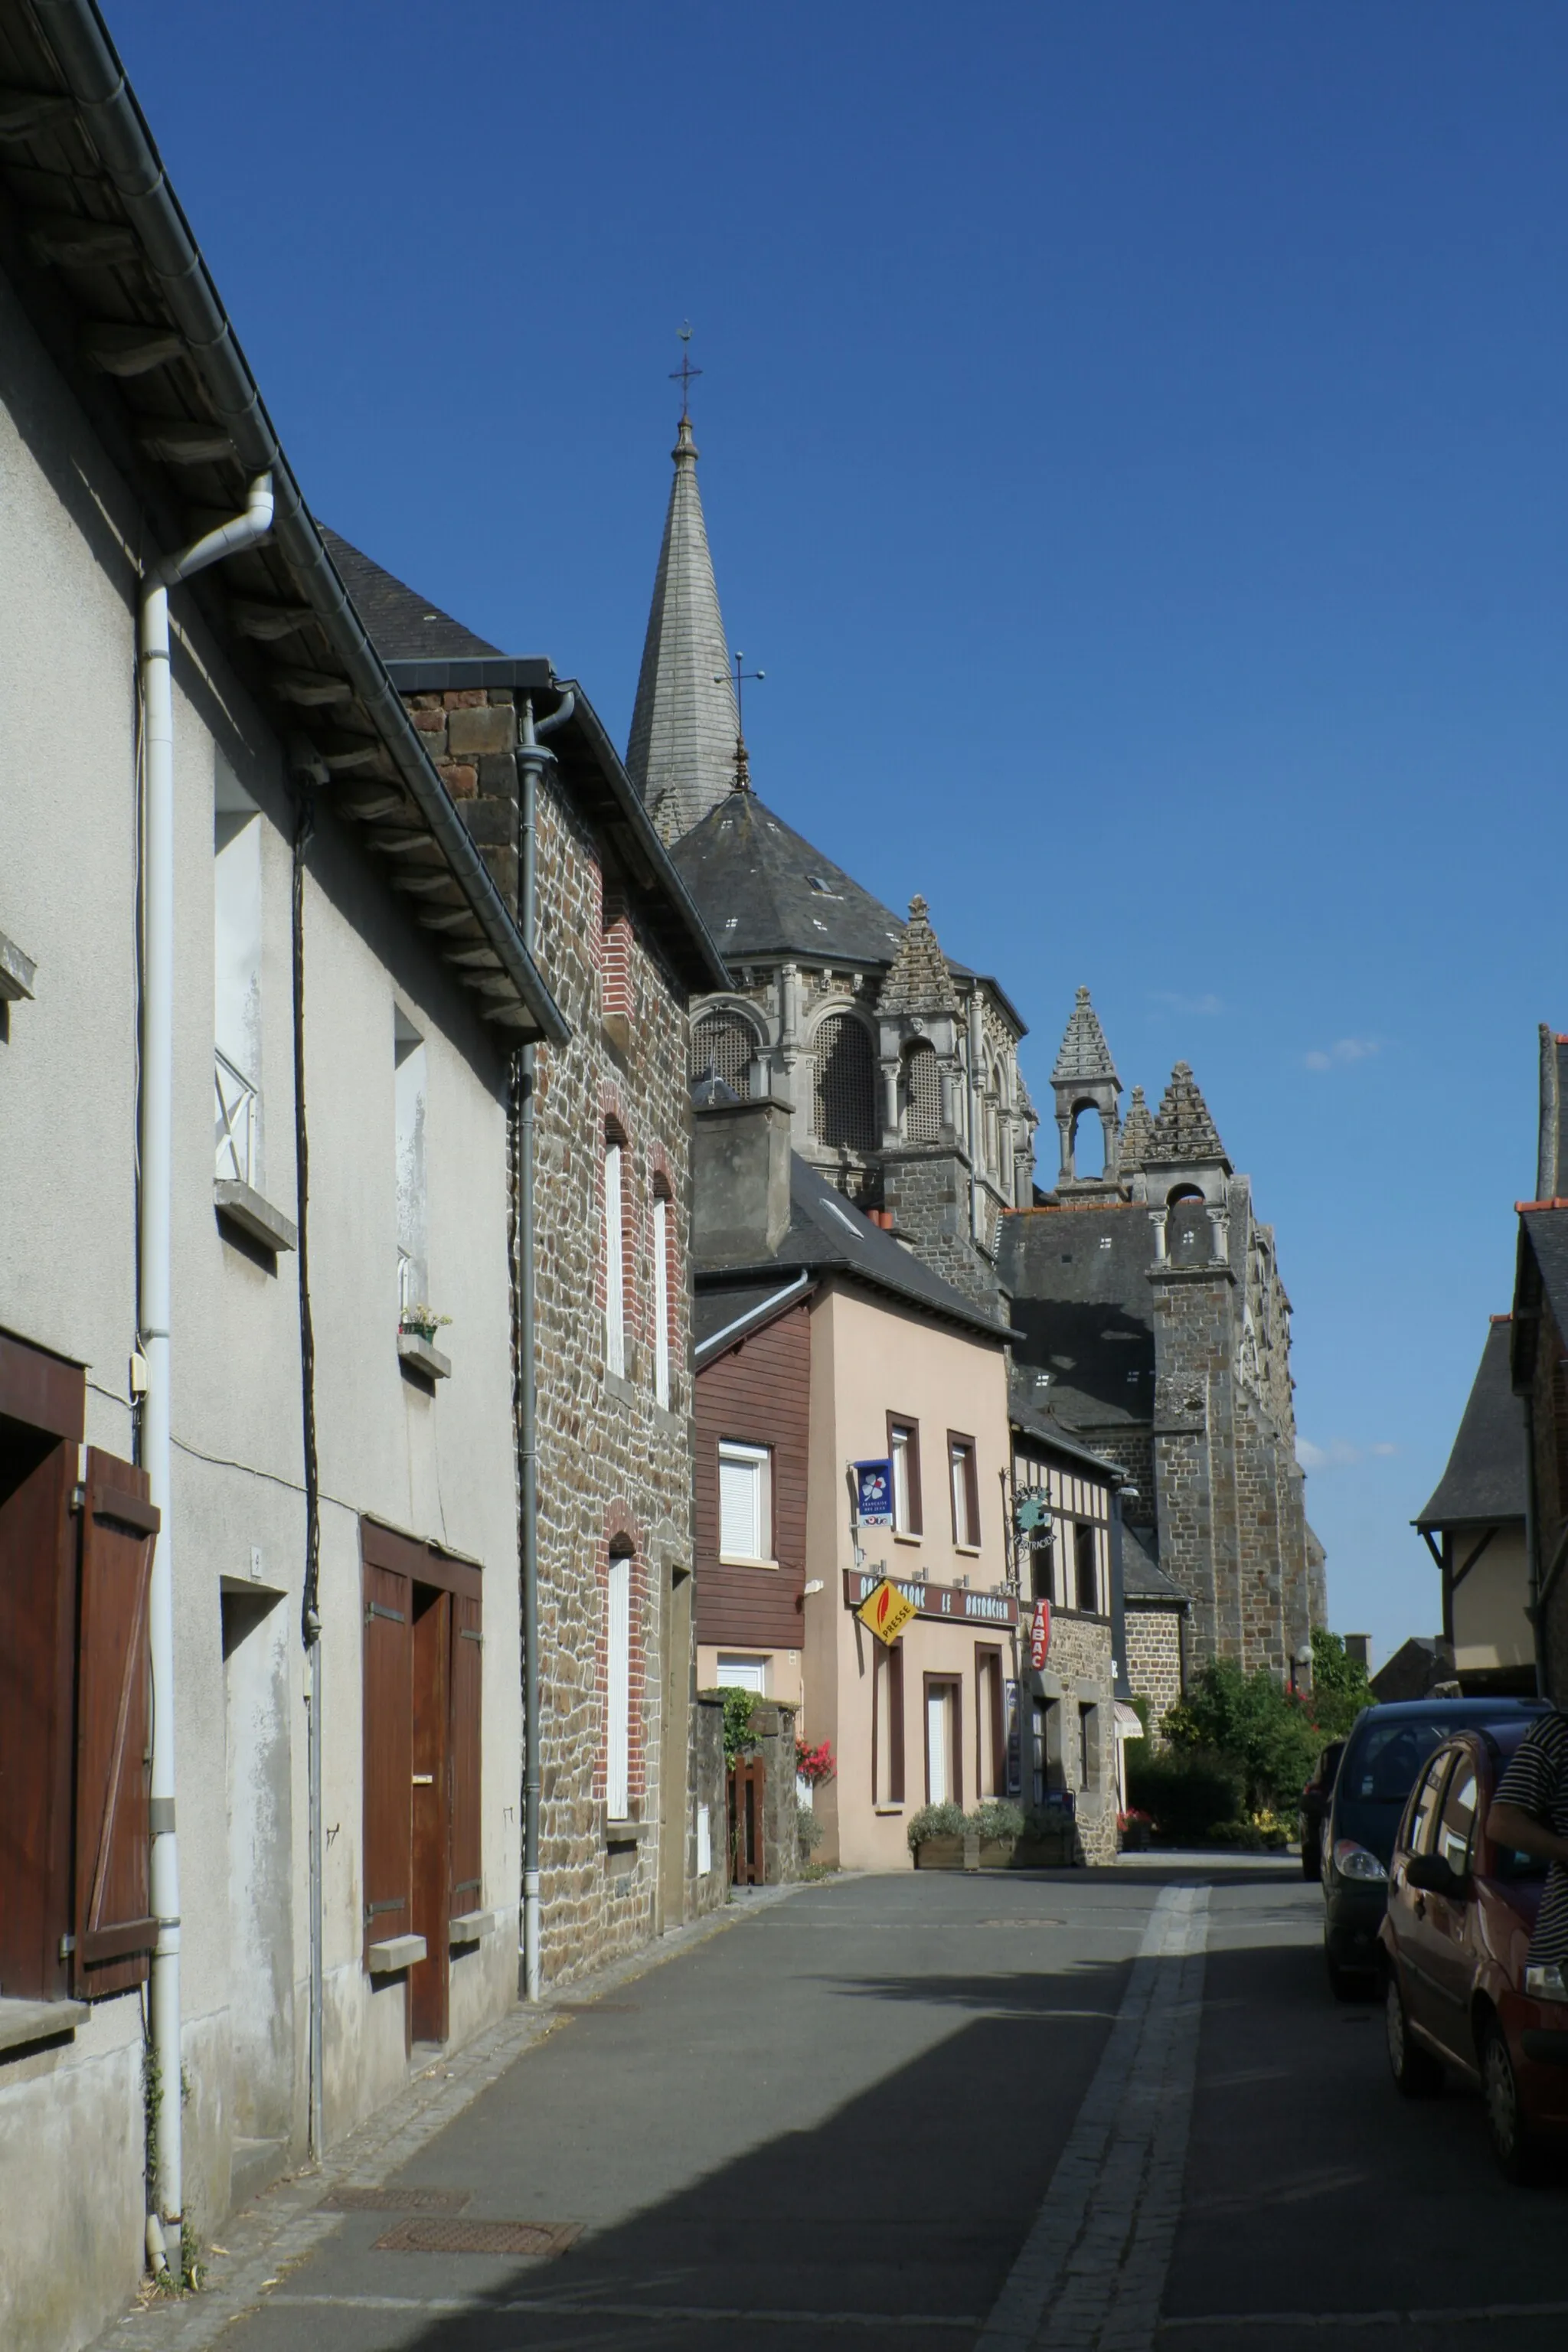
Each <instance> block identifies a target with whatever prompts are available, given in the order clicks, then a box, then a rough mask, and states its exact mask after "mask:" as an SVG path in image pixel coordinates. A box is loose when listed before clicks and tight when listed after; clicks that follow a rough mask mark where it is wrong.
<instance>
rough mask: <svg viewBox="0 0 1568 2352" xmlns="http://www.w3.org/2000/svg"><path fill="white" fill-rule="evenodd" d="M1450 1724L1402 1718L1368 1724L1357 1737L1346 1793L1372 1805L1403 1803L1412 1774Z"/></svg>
mask: <svg viewBox="0 0 1568 2352" xmlns="http://www.w3.org/2000/svg"><path fill="white" fill-rule="evenodd" d="M1452 1729H1453V1726H1452V1724H1447V1723H1434V1722H1432V1721H1431V1720H1430V1719H1427V1720H1423V1719H1422V1718H1421V1717H1419V1716H1416V1717H1409V1716H1406V1717H1402V1718H1400V1719H1399V1720H1397V1721H1395V1722H1394V1723H1377V1722H1373V1723H1369V1724H1367V1725H1366V1726H1365V1727H1364V1729H1363V1734H1362V1737H1361V1738H1360V1739H1358V1740H1357V1742H1356V1745H1355V1751H1354V1754H1353V1755H1352V1756H1350V1757H1347V1758H1346V1759H1345V1760H1346V1763H1347V1764H1348V1766H1349V1767H1350V1770H1349V1774H1348V1777H1347V1779H1346V1783H1345V1794H1346V1795H1347V1796H1349V1797H1360V1798H1363V1799H1367V1800H1370V1801H1372V1802H1373V1803H1374V1804H1384V1805H1402V1804H1403V1803H1404V1802H1405V1799H1406V1797H1408V1795H1409V1794H1410V1791H1411V1790H1412V1789H1413V1788H1414V1787H1415V1776H1416V1774H1417V1773H1418V1772H1419V1771H1420V1769H1421V1767H1422V1766H1423V1764H1425V1763H1426V1759H1427V1758H1428V1756H1430V1755H1431V1753H1432V1750H1433V1749H1434V1748H1436V1747H1437V1746H1438V1745H1439V1743H1440V1742H1441V1741H1442V1739H1443V1738H1445V1736H1446V1735H1447V1733H1448V1732H1450V1731H1451V1730H1452Z"/></svg>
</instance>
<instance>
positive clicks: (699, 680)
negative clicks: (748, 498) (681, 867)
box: [626, 370, 741, 844]
mask: <svg viewBox="0 0 1568 2352" xmlns="http://www.w3.org/2000/svg"><path fill="white" fill-rule="evenodd" d="M691 373H696V371H695V370H693V371H691ZM670 456H671V457H673V458H674V460H675V479H674V481H673V482H672V483H671V484H670V489H669V507H668V512H667V513H666V515H665V519H664V540H663V543H662V544H661V546H660V548H659V551H658V572H657V573H656V574H655V577H654V583H653V606H652V609H651V611H650V612H649V614H648V619H647V637H646V638H645V639H644V641H643V652H642V667H641V669H640V670H639V671H638V673H637V701H636V703H635V704H634V706H633V709H632V730H631V735H630V738H629V739H628V740H627V744H626V772H627V774H628V775H629V776H630V777H631V780H632V782H633V783H634V784H636V786H637V790H638V792H639V793H641V794H642V797H643V801H644V803H645V805H646V806H647V809H648V811H649V813H650V814H651V815H652V817H653V821H654V824H656V825H657V827H658V833H659V837H660V839H661V840H663V841H664V842H666V843H667V844H668V843H669V842H674V841H679V839H680V836H681V835H682V834H686V833H689V832H690V830H691V828H692V826H693V825H694V824H698V823H699V822H700V819H701V818H703V817H705V816H706V815H707V814H708V813H709V811H710V809H712V808H716V807H717V806H718V804H719V803H720V802H721V800H722V799H723V797H724V795H725V793H727V792H728V791H729V790H730V788H731V784H732V783H733V782H734V780H735V762H736V746H737V743H738V740H739V737H740V731H741V728H740V717H739V714H738V712H737V710H736V708H735V689H734V687H733V685H732V684H731V677H730V648H729V646H728V644H727V642H726V640H725V636H724V623H723V619H722V616H721V614H720V611H719V591H718V589H717V587H716V586H715V584H714V580H713V560H712V557H711V556H710V553H709V551H708V526H707V523H706V522H705V521H704V520H703V515H702V494H701V492H700V490H699V488H698V487H697V458H698V448H697V444H696V442H695V441H694V440H693V439H692V437H691V419H690V417H689V415H688V414H687V411H686V407H685V405H684V404H682V407H681V411H680V424H679V428H678V430H677V433H676V440H675V446H674V448H673V449H672V450H671V451H670Z"/></svg>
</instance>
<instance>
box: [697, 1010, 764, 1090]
mask: <svg viewBox="0 0 1568 2352" xmlns="http://www.w3.org/2000/svg"><path fill="white" fill-rule="evenodd" d="M756 1051H757V1041H756V1038H755V1036H754V1035H753V1034H752V1030H751V1029H750V1027H749V1026H748V1024H746V1023H745V1022H744V1021H742V1019H741V1017H740V1015H739V1014H738V1013H704V1014H703V1016H702V1018H701V1020H700V1021H699V1022H697V1023H695V1024H694V1025H693V1027H692V1031H691V1044H690V1047H689V1052H688V1057H687V1075H688V1076H689V1079H690V1082H691V1084H692V1085H693V1086H695V1085H696V1084H697V1082H698V1080H699V1079H700V1078H707V1077H714V1078H721V1079H722V1080H723V1082H724V1084H725V1085H726V1086H727V1087H731V1089H732V1091H733V1092H734V1093H736V1094H738V1095H741V1096H744V1095H745V1093H746V1092H747V1087H748V1080H747V1072H748V1071H749V1070H750V1068H751V1066H752V1060H753V1058H754V1056H755V1055H756Z"/></svg>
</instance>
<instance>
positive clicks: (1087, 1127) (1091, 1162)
mask: <svg viewBox="0 0 1568 2352" xmlns="http://www.w3.org/2000/svg"><path fill="white" fill-rule="evenodd" d="M1072 1165H1073V1174H1074V1175H1075V1176H1103V1175H1104V1173H1105V1126H1104V1122H1103V1121H1102V1119H1101V1118H1100V1110H1099V1107H1098V1106H1097V1105H1096V1104H1094V1103H1079V1106H1078V1108H1077V1109H1076V1110H1075V1111H1074V1112H1073V1115H1072Z"/></svg>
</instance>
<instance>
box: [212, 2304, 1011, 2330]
mask: <svg viewBox="0 0 1568 2352" xmlns="http://www.w3.org/2000/svg"><path fill="white" fill-rule="evenodd" d="M279 2305H281V2306H283V2307H284V2308H286V2309H288V2310H290V2311H417V2312H425V2313H428V2314H432V2315H435V2314H441V2313H447V2312H451V2313H459V2312H488V2313H493V2314H494V2315H495V2316H496V2317H498V2318H506V2317H509V2316H510V2315H514V2314H516V2315H521V2314H525V2313H528V2312H538V2313H542V2314H543V2315H546V2316H548V2317H551V2318H564V2319H648V2320H672V2319H679V2320H682V2321H686V2322H691V2323H697V2324H701V2323H704V2322H712V2323H713V2324H714V2325H716V2326H726V2327H733V2326H737V2325H739V2324H744V2325H749V2326H776V2327H898V2328H906V2327H910V2328H925V2329H931V2328H945V2329H947V2330H948V2331H949V2332H950V2333H952V2334H954V2335H957V2334H961V2333H962V2334H963V2335H973V2332H974V2330H975V2329H976V2328H977V2327H978V2326H980V2324H981V2322H980V2318H979V2315H978V2314H977V2313H975V2312H973V2311H965V2312H954V2313H952V2314H951V2315H945V2316H938V2315H933V2314H932V2313H930V2312H924V2311H759V2310H748V2309H743V2308H742V2306H741V2305H738V2304H737V2305H723V2304H695V2303H595V2302H589V2301H587V2300H586V2299H585V2298H584V2297H583V2296H581V2295H563V2294H523V2295H517V2296H514V2297H512V2298H511V2299H510V2300H509V2301H508V2302H505V2303H496V2302H494V2301H492V2300H491V2299H490V2298H489V2296H486V2295H481V2294H460V2295H434V2294H432V2295H402V2294H273V2295H268V2297H267V2300H266V2303H265V2305H260V2306H258V2308H264V2309H266V2310H268V2311H272V2310H276V2309H277V2308H278V2307H279Z"/></svg>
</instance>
